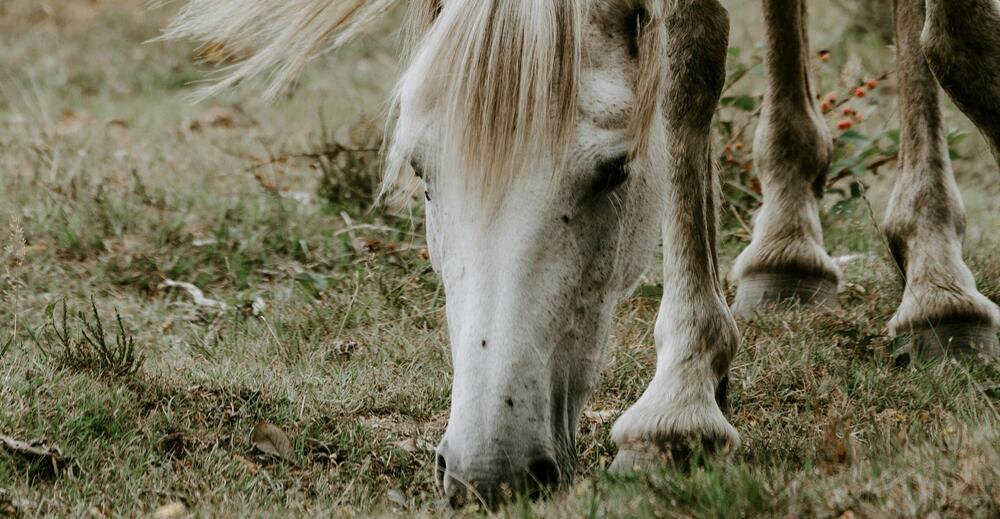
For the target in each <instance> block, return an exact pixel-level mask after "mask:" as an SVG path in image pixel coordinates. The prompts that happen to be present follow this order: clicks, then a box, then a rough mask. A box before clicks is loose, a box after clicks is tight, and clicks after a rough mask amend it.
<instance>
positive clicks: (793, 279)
mask: <svg viewBox="0 0 1000 519" xmlns="http://www.w3.org/2000/svg"><path fill="white" fill-rule="evenodd" d="M787 303H792V304H798V305H802V306H812V307H816V308H821V309H825V310H833V309H835V308H837V307H839V306H840V303H839V302H838V301H837V282H836V281H834V280H831V279H826V278H814V277H802V276H801V275H795V274H781V273H759V274H751V275H747V276H745V277H743V279H741V280H740V281H739V286H737V287H736V301H735V302H734V303H733V306H732V311H733V315H735V316H736V317H752V316H753V314H754V313H756V312H759V311H763V310H765V309H768V308H774V307H776V306H779V305H781V304H787Z"/></svg>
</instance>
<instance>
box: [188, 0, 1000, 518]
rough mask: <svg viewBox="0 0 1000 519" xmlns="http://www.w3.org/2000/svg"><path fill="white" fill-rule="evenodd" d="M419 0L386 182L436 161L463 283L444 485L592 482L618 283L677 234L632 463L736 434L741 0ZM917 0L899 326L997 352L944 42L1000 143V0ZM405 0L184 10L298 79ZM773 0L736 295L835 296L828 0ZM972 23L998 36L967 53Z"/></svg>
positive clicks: (751, 302) (730, 440)
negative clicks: (735, 5) (735, 207)
mask: <svg viewBox="0 0 1000 519" xmlns="http://www.w3.org/2000/svg"><path fill="white" fill-rule="evenodd" d="M409 3H410V4H411V5H410V9H411V12H410V15H409V20H410V25H411V26H412V31H411V32H412V38H411V42H410V53H411V54H410V56H409V58H408V66H407V68H406V71H405V73H404V74H403V75H402V78H401V80H400V81H399V84H398V87H397V89H396V96H395V106H396V110H395V116H396V119H395V131H394V132H393V136H392V137H393V138H392V142H391V145H390V146H389V147H388V150H387V162H388V173H387V175H386V179H387V180H386V182H387V185H391V184H393V183H395V182H397V181H399V180H400V179H401V178H404V177H408V176H411V169H412V170H413V172H415V173H416V175H417V176H418V177H420V179H421V180H422V182H423V187H424V190H425V194H426V200H427V201H426V219H427V241H428V245H429V250H430V253H431V259H432V262H433V264H434V266H435V268H436V270H437V271H438V272H439V273H440V275H441V277H442V279H443V281H444V286H445V292H446V295H447V303H446V310H447V320H448V329H449V334H450V338H451V350H452V361H453V365H454V386H453V391H452V403H451V415H450V418H449V421H448V426H447V430H446V432H445V434H444V438H443V439H442V441H441V443H440V446H439V447H438V450H437V467H438V470H437V475H438V481H439V483H440V485H441V487H442V488H443V490H444V492H445V493H446V494H447V495H448V496H451V497H453V498H455V499H461V498H462V496H464V495H465V494H466V491H469V490H471V491H473V492H475V493H477V494H478V495H479V496H481V497H482V498H483V499H485V500H487V501H496V500H497V499H498V498H500V497H502V494H503V492H502V489H504V488H505V487H512V488H518V487H522V486H525V485H528V486H534V487H535V488H537V487H538V486H539V485H540V486H548V487H560V486H565V485H567V484H568V483H570V481H571V480H572V477H573V470H574V469H573V467H574V459H575V445H574V441H575V434H576V430H577V422H578V420H579V416H580V413H581V411H582V408H583V406H584V403H585V402H586V400H587V398H588V396H589V395H590V393H591V391H592V390H593V388H594V384H595V382H596V381H597V378H598V371H599V369H600V367H601V364H602V359H603V356H604V353H605V348H606V344H607V342H608V335H609V329H610V325H611V320H612V315H613V313H614V308H615V304H616V302H617V301H618V300H619V298H620V297H621V296H622V294H624V293H627V292H628V290H629V288H630V287H631V286H632V285H633V284H634V283H635V282H636V280H637V279H638V277H639V276H640V274H641V273H642V271H643V269H644V267H645V266H646V264H647V262H648V258H649V257H650V254H651V253H652V251H653V249H654V247H655V246H656V245H657V242H658V240H659V239H660V238H661V237H662V241H663V248H664V251H663V257H664V263H663V278H664V297H663V299H662V301H661V303H660V311H659V315H658V318H657V321H656V327H655V332H654V335H655V341H656V348H657V365H656V372H655V376H654V377H653V380H652V381H651V382H650V384H649V387H648V388H647V389H646V391H645V392H644V393H643V395H642V396H641V397H640V398H639V400H638V401H637V402H636V403H635V404H634V405H633V406H632V407H631V408H629V409H628V410H627V411H626V412H625V413H624V414H623V415H622V416H621V417H620V418H619V419H618V421H617V423H616V424H615V426H614V429H613V431H612V436H613V439H614V441H615V442H616V444H617V445H618V447H619V453H618V456H617V458H616V460H615V462H614V465H613V468H614V469H632V468H635V467H637V466H656V465H661V464H665V463H671V462H676V461H677V458H678V457H684V456H686V455H688V454H689V453H690V450H691V449H692V448H702V447H708V448H709V449H716V450H721V451H723V452H730V451H732V450H734V449H736V448H737V447H738V446H739V443H740V437H739V434H738V433H737V431H736V429H735V428H734V427H733V426H732V425H731V424H730V423H729V421H728V420H727V419H726V417H725V415H724V414H723V409H724V407H725V388H726V376H727V372H728V369H729V363H730V360H731V358H732V357H733V354H734V352H735V350H736V347H737V345H738V343H739V335H738V332H737V327H736V322H735V320H734V318H733V312H732V311H731V310H730V307H729V306H728V305H727V303H726V300H725V297H724V294H723V290H722V278H721V277H720V274H719V268H718V261H717V258H716V212H717V211H716V203H717V199H718V186H717V179H716V177H715V174H714V172H713V169H712V153H711V151H710V136H709V130H710V122H711V119H712V116H713V112H714V109H715V107H716V104H717V102H718V99H719V95H720V92H721V89H722V87H723V82H724V66H725V59H726V48H727V44H728V30H729V25H728V23H729V22H728V15H727V12H726V10H725V9H724V8H723V6H722V5H721V4H720V3H718V1H717V0H412V1H410V2H409ZM896 3H897V5H896V6H895V8H896V25H897V36H898V38H897V40H898V41H897V50H898V53H899V62H900V76H899V78H900V83H901V97H902V105H903V110H902V117H903V128H902V142H903V146H902V158H901V168H902V174H901V176H900V182H899V185H898V186H897V188H896V190H895V192H894V194H893V196H892V202H891V206H890V208H889V211H888V215H887V229H888V233H889V237H890V241H891V243H892V245H893V250H894V254H895V255H896V258H897V260H898V261H899V262H900V265H901V266H902V268H904V269H905V272H906V275H907V282H906V291H905V294H904V296H903V302H902V304H901V306H900V309H899V312H898V313H897V314H896V316H895V317H894V318H893V320H892V322H891V323H890V325H889V326H890V329H891V331H893V332H894V333H899V334H911V335H913V336H914V341H913V342H912V344H914V345H915V346H916V347H914V348H913V349H912V351H911V352H910V353H911V354H925V353H933V352H934V351H935V349H934V347H937V348H938V349H940V348H941V346H944V348H946V349H950V350H951V351H953V352H959V351H972V352H976V351H981V352H986V353H990V354H994V355H996V354H998V351H1000V350H998V346H997V343H996V328H997V326H998V324H1000V311H998V309H997V307H996V306H995V305H994V304H993V303H991V302H990V301H989V300H987V299H986V298H985V297H984V296H982V295H981V294H980V293H979V292H977V290H976V287H975V283H974V281H973V278H972V274H971V273H970V271H969V269H968V268H967V267H966V265H965V263H964V262H963V261H962V258H961V238H962V232H963V221H964V214H963V208H962V203H961V200H960V198H959V194H958V190H957V188H956V186H955V182H954V179H953V177H952V172H951V169H950V165H949V162H948V155H947V151H946V146H945V139H944V132H943V126H942V123H941V113H940V109H939V107H938V94H937V88H938V87H937V84H936V82H935V79H934V77H933V76H932V75H931V72H930V70H929V68H928V65H927V60H925V56H924V52H927V57H928V58H930V60H929V61H930V63H931V64H932V65H934V66H935V68H934V70H935V73H936V74H938V78H940V80H941V82H942V83H943V84H944V85H946V86H948V85H953V87H952V88H950V89H949V92H950V93H952V94H953V95H954V96H955V98H956V100H957V101H958V102H959V103H958V104H959V106H961V107H963V109H965V110H966V111H967V112H968V113H970V115H971V116H972V117H973V119H974V121H976V122H977V123H978V124H979V125H980V127H981V128H982V129H983V131H984V133H986V134H987V137H989V138H990V139H991V142H992V144H993V146H994V148H995V149H998V150H1000V146H998V145H997V144H998V142H1000V129H998V123H997V121H1000V117H997V113H998V111H1000V102H998V99H1000V4H998V3H997V2H996V0H961V1H957V0H927V6H928V7H930V9H926V8H925V4H924V0H897V2H896ZM392 4H394V0H284V1H278V0H192V1H191V2H190V3H189V5H188V6H187V7H186V8H185V9H184V10H183V11H182V13H181V14H180V16H179V18H178V20H177V21H176V23H175V25H174V26H173V27H172V29H171V30H170V31H169V33H168V36H171V37H195V38H199V39H202V40H204V41H220V40H223V41H231V42H234V43H235V44H237V45H240V46H246V47H251V48H256V49H258V52H257V53H256V54H255V55H254V56H253V57H252V58H250V59H249V60H247V61H246V62H244V63H242V64H240V65H238V66H237V67H236V68H235V69H233V70H231V71H230V72H231V73H230V74H229V75H228V76H227V77H226V78H225V79H223V80H222V81H221V82H220V83H219V84H218V86H216V87H215V88H225V87H227V86H229V85H231V84H233V83H235V82H237V81H240V80H242V79H245V78H248V77H250V76H253V75H256V74H259V73H262V72H270V73H272V74H274V77H275V78H276V80H275V81H274V83H273V85H272V89H271V93H274V92H276V91H277V90H278V89H279V88H280V87H281V85H283V84H284V83H285V82H287V81H288V80H289V79H291V78H292V77H294V76H295V75H296V74H297V73H298V72H299V71H300V70H301V68H302V67H303V66H304V64H305V62H306V61H307V60H308V58H309V57H311V56H313V55H315V54H316V53H317V52H320V51H323V50H326V49H328V48H330V47H336V46H338V45H340V44H342V43H343V42H345V41H347V40H349V39H350V38H352V37H354V36H355V35H357V34H358V33H359V32H361V31H362V30H364V29H365V27H367V26H369V25H370V23H371V22H372V21H373V20H375V19H377V18H378V17H379V16H380V15H381V14H383V13H385V12H387V10H388V9H389V8H390V7H391V5H392ZM763 4H764V9H765V13H766V15H765V20H766V28H765V33H766V39H765V43H766V51H767V52H766V59H765V65H766V69H767V73H768V82H767V89H766V93H765V103H764V109H763V112H762V120H761V122H760V125H759V128H758V130H757V138H756V143H755V149H754V152H755V163H756V165H757V168H758V173H759V175H760V177H761V179H762V181H763V190H764V205H763V207H762V208H761V210H760V211H759V214H758V215H757V218H756V221H755V230H754V236H753V241H752V243H751V245H750V246H749V248H748V249H747V250H746V251H745V252H744V253H743V254H742V255H741V256H740V257H739V259H738V261H737V263H736V265H735V268H734V271H733V272H732V273H731V278H732V280H733V281H734V282H735V283H736V284H737V285H738V296H737V300H736V302H735V304H734V307H733V309H734V311H735V312H736V313H737V314H751V313H752V312H754V311H756V310H758V309H760V308H763V307H764V306H766V305H768V304H770V303H773V302H775V301H779V300H784V299H796V300H798V301H800V302H803V303H811V304H816V305H821V306H832V305H836V289H837V285H838V282H839V280H840V277H841V275H840V272H839V271H838V269H837V266H836V264H835V263H834V262H833V261H832V260H831V259H830V257H829V256H828V254H827V252H826V251H825V250H824V248H823V245H822V229H821V227H820V223H819V218H818V207H819V197H820V195H821V194H822V186H823V180H824V176H825V172H826V170H827V167H828V162H829V158H830V149H831V140H830V135H829V132H828V130H827V129H826V126H825V124H824V122H823V119H822V118H821V116H820V113H819V111H818V109H817V108H816V106H815V101H814V97H813V92H812V90H811V87H810V84H809V79H808V75H807V59H808V55H809V51H808V45H807V40H806V34H805V29H804V27H805V7H804V5H803V0H764V2H763ZM927 14H930V15H931V16H930V17H929V18H926V15H927ZM925 18H926V19H927V20H928V23H927V24H926V28H925ZM922 30H923V31H924V34H923V40H921V31H922ZM972 37H975V38H979V39H978V40H976V41H975V42H974V43H976V44H977V47H976V49H977V55H976V56H975V60H971V59H968V58H970V57H968V56H964V55H958V57H957V58H956V52H959V51H958V50H955V49H962V48H963V47H962V46H963V45H967V44H969V43H970V40H969V38H972ZM922 43H923V46H922ZM980 63H983V65H980ZM985 63H992V64H993V66H992V67H988V66H985ZM963 78H964V79H963ZM963 89H964V93H963ZM990 89H992V90H990ZM969 92H971V93H969ZM963 96H964V97H963ZM692 442H693V443H692Z"/></svg>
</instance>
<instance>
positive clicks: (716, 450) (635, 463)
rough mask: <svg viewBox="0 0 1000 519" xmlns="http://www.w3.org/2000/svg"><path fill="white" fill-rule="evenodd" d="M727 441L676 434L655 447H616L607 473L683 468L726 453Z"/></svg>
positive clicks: (699, 464) (729, 451) (703, 462)
mask: <svg viewBox="0 0 1000 519" xmlns="http://www.w3.org/2000/svg"><path fill="white" fill-rule="evenodd" d="M732 450H733V449H732V447H731V443H730V442H728V441H726V440H724V439H721V438H714V437H712V438H706V437H696V436H684V437H679V438H677V439H675V440H672V441H666V442H664V443H663V444H661V445H659V446H649V447H646V446H629V447H622V448H621V449H619V450H618V454H617V455H616V456H615V459H614V461H612V462H611V466H610V467H608V471H609V472H614V473H619V474H622V473H629V472H650V471H655V470H663V469H675V470H687V469H690V468H692V467H693V466H701V465H704V464H705V462H706V461H707V460H708V458H710V457H715V456H717V455H722V456H727V455H729V454H730V453H731V452H732Z"/></svg>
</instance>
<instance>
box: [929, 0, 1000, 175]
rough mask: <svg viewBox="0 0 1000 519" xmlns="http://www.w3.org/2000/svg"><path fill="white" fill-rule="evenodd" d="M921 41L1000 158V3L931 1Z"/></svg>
mask: <svg viewBox="0 0 1000 519" xmlns="http://www.w3.org/2000/svg"><path fill="white" fill-rule="evenodd" d="M913 23H917V22H913ZM921 46H922V48H923V51H924V56H925V57H926V58H927V64H928V65H929V66H930V69H931V71H932V72H933V73H934V76H935V77H936V78H937V80H938V82H939V83H941V86H942V87H943V88H944V91H945V92H947V93H948V95H949V96H951V98H952V100H954V101H955V104H956V105H958V107H959V108H961V110H962V112H964V113H965V115H967V116H969V118H970V119H972V122H974V123H975V124H976V126H977V127H978V128H979V130H980V131H982V132H983V135H984V136H986V140H987V141H989V142H990V145H991V147H992V148H993V154H994V156H995V157H996V159H997V161H998V162H1000V2H997V1H996V0H928V1H927V19H926V23H925V24H924V25H923V34H922V37H921Z"/></svg>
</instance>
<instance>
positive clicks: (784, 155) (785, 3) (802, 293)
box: [730, 0, 840, 316]
mask: <svg viewBox="0 0 1000 519" xmlns="http://www.w3.org/2000/svg"><path fill="white" fill-rule="evenodd" d="M764 33H765V54H764V69H765V72H766V74H767V86H766V90H765V93H764V104H763V105H762V107H761V119H760V123H759V124H758V125H757V133H756V136H755V138H754V150H753V151H754V166H755V168H756V170H757V174H758V176H759V177H760V180H761V187H762V192H763V198H764V203H763V206H762V207H761V208H760V210H759V211H758V213H757V215H756V217H755V219H754V228H753V239H752V240H751V243H750V246H749V247H747V248H746V250H744V251H743V253H742V254H740V256H739V258H737V260H736V263H735V265H734V267H733V271H732V273H731V275H730V278H731V279H732V280H733V281H734V282H735V283H736V285H737V292H736V301H735V303H734V305H733V311H734V312H735V313H736V314H737V315H743V316H748V315H750V314H752V313H753V312H754V311H755V310H756V309H757V308H759V307H761V306H762V305H763V306H766V305H771V304H774V303H777V302H780V301H784V300H796V301H799V302H801V303H808V304H814V305H817V306H824V307H833V306H836V305H837V285H838V281H839V279H840V270H839V269H838V268H837V265H836V264H835V263H834V262H833V260H832V259H831V258H830V256H829V255H828V254H827V252H826V249H825V248H824V247H823V229H822V227H821V225H820V220H819V203H820V199H821V197H822V196H823V191H824V189H825V185H824V183H825V181H826V172H827V168H828V166H829V162H830V150H831V147H832V144H831V138H830V132H829V130H828V129H827V127H826V124H825V122H824V120H823V117H822V115H821V113H820V112H819V110H818V108H817V107H816V103H815V101H814V99H813V93H812V87H811V86H810V83H809V75H808V71H807V64H808V59H809V43H808V38H807V37H806V11H805V3H804V1H803V0H764Z"/></svg>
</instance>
